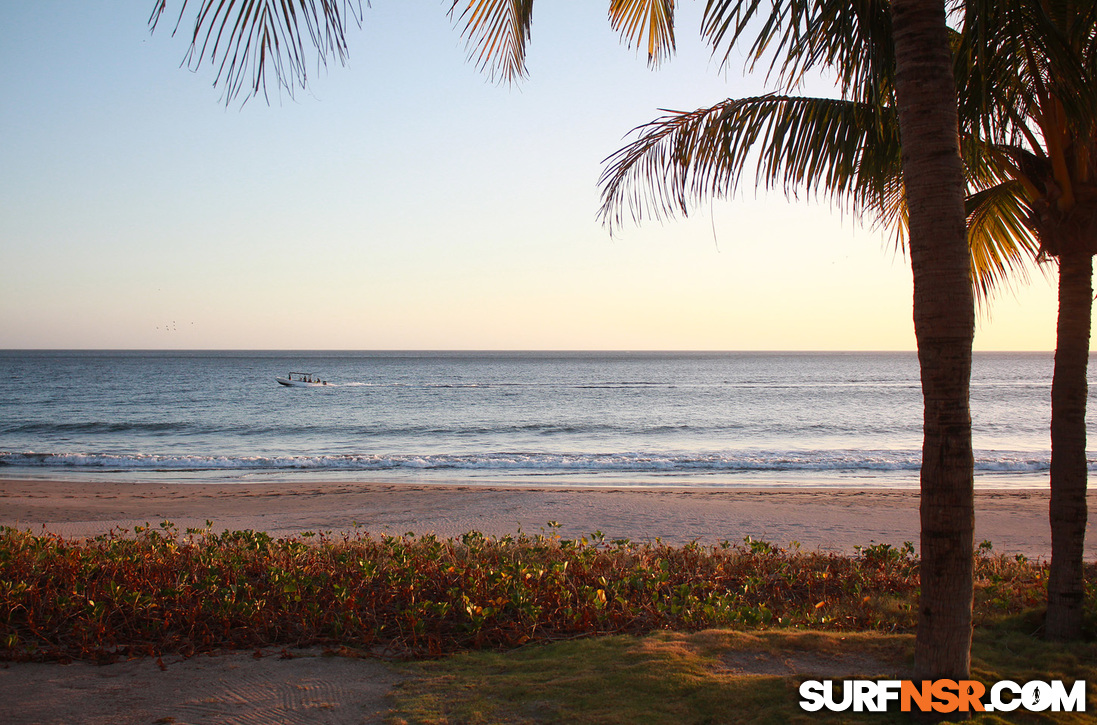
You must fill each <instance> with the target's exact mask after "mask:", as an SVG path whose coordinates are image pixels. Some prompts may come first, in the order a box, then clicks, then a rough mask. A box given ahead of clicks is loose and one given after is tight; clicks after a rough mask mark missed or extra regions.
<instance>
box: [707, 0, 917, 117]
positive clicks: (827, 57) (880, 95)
mask: <svg viewBox="0 0 1097 725" xmlns="http://www.w3.org/2000/svg"><path fill="white" fill-rule="evenodd" d="M889 9H890V3H889V2H888V0H814V1H808V0H788V1H787V2H771V3H769V4H768V13H764V12H763V11H762V10H761V2H760V0H708V3H707V4H706V6H705V14H704V19H703V21H702V27H701V33H702V35H703V36H704V37H705V38H707V39H708V41H709V42H710V43H711V44H712V46H713V49H714V52H716V53H717V55H721V54H722V60H723V63H725V64H726V63H727V62H728V60H729V58H730V54H731V51H732V49H733V48H735V47H738V43H739V42H740V41H741V40H743V39H744V36H746V35H747V34H748V33H750V34H753V35H754V39H753V41H752V42H751V45H750V49H749V52H748V58H749V60H748V66H750V67H754V66H756V65H757V64H758V63H759V62H761V61H762V59H763V58H766V57H769V58H770V63H769V73H770V74H771V75H776V76H777V78H778V79H779V81H780V82H781V84H782V85H783V86H784V87H785V88H786V89H789V90H791V89H792V88H794V87H796V86H797V85H798V84H799V83H800V82H801V81H802V80H803V78H804V76H805V75H806V74H807V73H808V72H809V71H811V70H813V69H817V68H827V69H829V70H831V71H832V72H836V73H837V74H838V88H839V92H840V95H841V97H842V98H846V99H849V100H856V101H860V102H863V103H873V104H876V105H881V106H883V105H889V104H890V103H891V97H892V79H893V76H894V67H895V53H894V48H893V44H892V42H891V18H890V13H889Z"/></svg>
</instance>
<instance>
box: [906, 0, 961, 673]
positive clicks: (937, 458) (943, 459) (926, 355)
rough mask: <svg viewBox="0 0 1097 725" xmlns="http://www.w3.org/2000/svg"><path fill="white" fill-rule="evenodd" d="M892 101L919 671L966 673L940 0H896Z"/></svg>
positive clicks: (952, 154)
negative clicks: (915, 463) (915, 507)
mask: <svg viewBox="0 0 1097 725" xmlns="http://www.w3.org/2000/svg"><path fill="white" fill-rule="evenodd" d="M892 27H893V29H894V37H895V57H896V86H895V88H896V105H897V107H898V112H899V128H900V133H901V135H902V144H903V179H904V184H905V187H906V198H907V205H908V208H909V211H910V256H911V266H912V268H913V272H914V330H915V335H916V336H917V340H918V361H919V364H920V366H921V375H922V396H923V399H924V402H925V422H924V431H923V432H924V441H923V445H922V473H921V488H922V495H921V523H922V535H921V556H922V563H921V585H922V588H921V598H920V601H919V613H918V634H917V639H916V642H915V652H914V658H915V661H914V669H915V674H914V676H915V678H916V679H937V678H946V677H947V678H953V679H967V678H968V675H969V672H970V667H971V626H972V625H971V623H972V599H973V597H972V591H973V590H972V586H973V578H974V571H973V568H974V551H973V541H972V539H973V536H974V524H975V518H974V491H973V467H974V459H973V455H972V450H971V412H970V408H969V398H968V395H969V387H970V382H971V343H972V339H973V337H974V334H975V306H974V300H973V296H972V288H971V262H970V254H969V252H968V247H967V230H966V224H965V217H964V177H963V167H962V165H961V162H960V154H959V142H958V139H957V113H956V83H955V79H954V77H953V75H952V63H951V61H952V57H951V52H950V49H949V43H948V36H947V31H946V25H945V8H944V2H943V0H894V2H893V3H892Z"/></svg>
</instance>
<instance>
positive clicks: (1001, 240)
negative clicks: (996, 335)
mask: <svg viewBox="0 0 1097 725" xmlns="http://www.w3.org/2000/svg"><path fill="white" fill-rule="evenodd" d="M966 205H967V219H968V245H969V246H970V248H971V268H972V284H973V286H974V289H975V296H976V299H977V300H978V301H979V303H980V305H985V304H986V303H988V302H989V300H990V298H991V296H992V294H993V293H994V292H995V291H997V290H999V289H1001V288H1003V287H1004V288H1010V287H1011V286H1012V285H1013V284H1015V283H1017V282H1027V281H1028V269H1029V268H1030V267H1031V266H1032V265H1034V264H1035V262H1036V259H1037V257H1038V255H1039V251H1040V243H1039V241H1038V240H1037V239H1036V237H1035V236H1034V235H1033V233H1032V231H1031V229H1029V226H1028V223H1027V221H1028V219H1029V217H1030V216H1031V215H1032V209H1031V207H1030V206H1029V202H1028V199H1027V197H1026V194H1025V189H1024V186H1023V185H1022V184H1021V183H1020V182H1019V181H1016V180H1013V179H1010V180H1006V181H1003V182H1001V183H999V184H995V185H994V186H990V187H987V188H985V189H982V190H980V191H976V192H975V193H973V194H970V195H969V196H968V197H967V200H966Z"/></svg>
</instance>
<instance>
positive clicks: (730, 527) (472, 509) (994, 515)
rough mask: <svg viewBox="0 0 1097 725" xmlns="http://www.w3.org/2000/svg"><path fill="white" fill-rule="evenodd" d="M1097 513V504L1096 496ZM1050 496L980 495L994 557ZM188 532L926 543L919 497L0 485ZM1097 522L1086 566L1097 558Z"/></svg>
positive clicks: (1017, 538)
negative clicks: (554, 527) (555, 533)
mask: <svg viewBox="0 0 1097 725" xmlns="http://www.w3.org/2000/svg"><path fill="white" fill-rule="evenodd" d="M1089 505H1090V507H1091V509H1093V508H1094V507H1095V506H1097V493H1091V494H1090V497H1089ZM1047 507H1048V497H1047V493H1046V491H1040V490H993V491H990V490H985V491H978V492H977V493H976V529H975V537H976V542H980V541H983V540H989V541H991V542H992V544H993V546H994V551H996V552H1001V553H1006V554H1024V555H1025V556H1028V557H1030V558H1035V557H1043V558H1046V557H1048V556H1050V553H1051V550H1050V532H1049V525H1048V520H1047V519H1048V514H1047ZM165 519H167V520H170V521H172V522H174V523H175V524H176V525H177V526H178V527H179V528H180V529H183V528H185V527H202V526H204V525H205V522H206V521H207V520H210V521H213V524H214V529H215V530H217V531H220V530H225V529H229V530H235V529H255V530H261V531H266V532H268V533H270V534H271V535H274V536H285V535H292V534H298V533H301V532H304V531H332V532H352V531H355V530H358V531H362V532H368V533H370V534H373V535H380V534H404V533H407V532H414V533H416V534H426V533H433V534H435V535H438V536H440V537H451V536H459V535H460V534H462V533H465V532H467V531H471V530H476V531H480V532H483V533H485V534H492V535H504V534H514V533H517V532H518V531H524V532H526V533H530V534H534V533H538V532H540V531H541V530H545V531H548V529H549V527H548V522H550V521H555V522H558V523H559V524H560V527H559V532H560V534H561V535H562V536H565V537H569V538H572V537H578V536H583V535H588V534H591V533H593V532H595V531H601V532H602V533H603V534H605V536H606V538H607V539H618V538H627V539H631V540H633V541H649V540H655V539H661V540H662V541H664V542H668V543H672V544H685V543H688V542H691V541H697V542H700V543H703V544H714V543H718V542H720V541H722V540H729V541H741V540H742V539H743V537H745V536H750V537H753V538H755V539H764V540H766V541H770V542H772V543H774V544H778V545H780V546H786V545H788V544H789V543H790V542H793V541H796V542H799V543H800V544H801V546H802V547H803V548H805V549H807V550H814V549H820V550H823V551H834V552H842V553H852V552H853V550H854V547H855V546H863V545H868V544H872V543H889V544H893V545H901V544H902V543H903V542H905V541H911V542H914V543H915V544H917V543H918V494H917V492H916V491H912V490H903V489H891V490H871V491H866V490H854V489H842V490H836V489H830V488H795V487H791V488H788V489H784V488H782V489H776V488H764V489H763V488H758V489H732V490H727V489H725V490H711V489H709V490H691V491H687V490H683V489H655V488H646V489H633V488H597V489H595V488H567V487H560V488H554V487H539V488H517V487H513V488H508V487H498V486H492V487H474V486H436V485H413V484H382V483H353V482H346V483H327V482H289V483H271V482H265V483H254V484H250V483H249V484H168V483H129V482H124V483H123V482H99V481H96V482H82V481H44V480H3V479H0V525H3V526H14V527H17V528H22V529H31V530H35V531H41V530H43V528H44V529H45V530H46V531H49V532H53V533H57V534H62V535H65V536H75V537H80V536H94V535H97V534H101V533H105V532H107V531H110V530H111V529H130V530H132V529H133V527H134V526H137V525H145V524H153V525H156V524H158V523H159V522H161V521H163V520H165ZM1093 528H1094V524H1093V522H1092V520H1091V522H1090V528H1089V535H1088V537H1087V542H1086V558H1087V559H1093V558H1097V540H1095V539H1097V537H1095V536H1094V535H1093Z"/></svg>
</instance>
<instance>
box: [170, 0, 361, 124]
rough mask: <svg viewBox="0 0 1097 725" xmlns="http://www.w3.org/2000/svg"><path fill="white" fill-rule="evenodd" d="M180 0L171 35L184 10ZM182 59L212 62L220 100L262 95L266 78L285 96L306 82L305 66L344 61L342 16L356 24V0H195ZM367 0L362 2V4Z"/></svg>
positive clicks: (191, 62)
mask: <svg viewBox="0 0 1097 725" xmlns="http://www.w3.org/2000/svg"><path fill="white" fill-rule="evenodd" d="M189 4H190V2H189V0H183V3H182V7H181V8H180V10H179V18H178V20H177V21H176V24H175V28H174V29H173V30H172V34H173V35H174V34H175V32H176V31H178V29H179V26H180V25H181V24H182V22H183V19H184V18H185V17H186V15H187V7H188V5H189ZM195 4H196V5H197V10H196V12H195V19H194V26H193V29H192V30H191V44H190V48H189V49H188V51H187V55H186V57H185V58H184V61H183V62H184V63H185V64H186V65H187V66H188V67H190V68H192V69H197V68H198V67H200V66H201V65H202V63H203V62H204V61H208V62H209V63H210V64H211V65H214V66H216V67H217V76H216V78H215V79H214V83H213V85H214V86H217V85H222V86H223V88H224V96H223V99H224V101H225V103H226V104H229V103H232V101H233V100H234V99H236V98H237V97H239V96H240V95H241V94H243V95H244V99H245V101H246V100H247V99H248V98H250V97H251V96H256V95H259V93H260V92H262V93H263V96H264V97H265V98H267V99H268V101H269V95H268V90H267V81H268V78H269V77H270V76H269V75H268V72H269V73H270V74H272V75H273V81H274V84H275V86H276V87H279V88H282V89H284V90H285V91H286V92H287V93H289V94H290V95H291V96H292V95H293V92H294V90H295V88H298V87H300V88H305V87H306V85H307V84H308V69H309V67H310V66H311V65H312V63H313V61H315V63H316V66H317V67H320V66H321V65H327V62H328V58H329V57H334V58H336V59H338V60H339V62H340V63H344V62H346V58H347V44H346V30H347V20H348V19H354V21H355V22H357V23H361V19H362V6H361V3H360V1H359V0H199V1H198V2H197V3H195ZM367 4H368V3H367ZM166 9H167V0H159V1H158V2H157V3H156V5H155V6H154V8H153V12H152V15H151V16H150V17H149V25H150V27H151V28H152V29H153V30H155V29H156V27H157V25H158V24H159V21H160V18H161V16H162V15H163V13H164V11H165V10H166Z"/></svg>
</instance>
